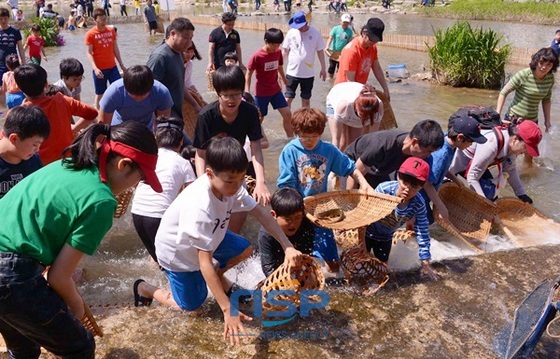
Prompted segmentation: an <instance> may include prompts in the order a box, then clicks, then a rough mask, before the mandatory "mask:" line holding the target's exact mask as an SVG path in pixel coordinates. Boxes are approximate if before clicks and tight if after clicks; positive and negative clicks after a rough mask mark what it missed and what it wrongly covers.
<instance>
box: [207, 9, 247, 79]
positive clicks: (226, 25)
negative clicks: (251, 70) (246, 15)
mask: <svg viewBox="0 0 560 359" xmlns="http://www.w3.org/2000/svg"><path fill="white" fill-rule="evenodd" d="M236 19H237V16H235V14H233V13H231V12H224V13H223V14H222V25H221V26H218V27H217V28H215V29H214V30H212V32H211V33H210V36H209V37H208V66H207V70H208V71H211V70H217V69H218V68H220V67H221V66H225V58H224V57H225V55H226V54H227V53H228V52H235V53H236V54H237V61H238V64H239V67H241V68H242V69H245V65H243V56H242V54H241V38H240V37H239V32H237V30H235V29H234V28H233V27H234V26H235V20H236Z"/></svg>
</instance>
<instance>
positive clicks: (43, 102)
mask: <svg viewBox="0 0 560 359" xmlns="http://www.w3.org/2000/svg"><path fill="white" fill-rule="evenodd" d="M148 3H151V1H150V0H148ZM92 17H93V19H94V22H95V26H94V27H93V28H91V29H90V30H89V31H88V32H87V34H85V39H84V43H85V46H84V51H85V52H86V53H87V58H88V60H89V63H88V64H87V65H88V66H89V68H91V76H92V79H93V81H94V87H95V100H94V105H93V106H91V105H88V104H86V103H84V102H82V98H81V96H80V94H81V81H82V79H83V77H84V73H85V71H84V66H83V64H81V63H80V62H79V61H78V60H76V59H74V58H67V59H64V60H62V61H61V63H60V66H59V67H60V80H58V81H56V82H55V83H54V84H49V82H48V81H47V72H46V71H45V70H44V69H43V68H42V67H41V66H40V64H41V59H42V58H43V59H45V60H47V59H46V56H45V54H44V51H43V49H42V44H41V41H39V40H38V39H37V37H39V34H38V33H37V32H36V31H33V32H32V35H31V36H30V38H31V40H29V38H28V39H27V41H26V45H27V46H28V47H29V56H28V58H29V59H30V61H29V62H28V61H27V57H26V54H25V51H24V47H23V45H22V44H23V41H22V37H21V33H20V32H19V30H17V29H15V28H14V27H11V26H10V25H9V19H10V18H11V14H10V11H9V10H8V9H3V8H2V9H0V48H1V49H2V50H3V51H2V52H0V74H2V76H1V78H2V81H3V84H2V91H3V92H4V93H5V94H6V101H7V105H8V107H9V108H10V111H9V112H8V114H7V117H6V121H5V124H4V127H3V129H2V133H1V135H0V212H2V213H3V215H4V222H3V224H4V225H3V226H2V228H0V292H1V293H2V295H1V296H0V313H2V316H1V317H0V333H1V334H2V336H3V338H4V340H5V342H6V346H7V348H8V351H9V352H10V355H11V356H12V357H38V356H39V353H40V347H44V348H45V349H47V350H48V351H50V352H52V353H53V354H55V355H58V356H62V357H80V358H89V357H94V352H95V342H94V339H93V336H92V334H91V333H89V332H88V331H87V330H85V328H84V327H83V326H82V325H81V323H80V319H81V318H82V317H83V316H84V307H83V300H82V298H81V297H80V294H79V293H78V291H77V290H76V286H75V284H74V282H73V280H72V274H73V273H74V271H75V270H76V268H77V267H78V264H79V262H80V260H81V259H82V257H83V255H84V254H87V255H92V254H93V253H94V252H95V250H96V248H97V247H98V246H99V244H100V242H101V240H102V239H103V237H104V235H105V234H106V233H107V231H108V230H109V229H110V228H111V225H112V221H113V214H114V212H115V209H116V206H117V200H116V196H118V195H119V194H121V193H123V192H124V191H126V190H127V189H128V188H130V187H136V193H135V195H134V198H133V202H132V215H133V222H134V227H135V229H136V231H137V233H138V236H139V237H140V239H141V241H142V243H143V244H144V246H145V247H146V250H147V252H148V254H149V256H150V257H151V259H152V260H153V261H154V262H155V263H157V264H158V265H159V266H160V268H161V269H162V271H163V272H164V273H165V275H166V276H167V278H168V280H169V287H170V289H166V288H160V287H158V286H156V285H153V284H151V283H148V282H146V281H144V280H142V279H138V280H137V281H136V282H135V283H134V285H133V294H134V304H135V306H149V305H151V304H152V302H153V300H154V299H155V300H156V301H158V302H159V303H161V304H162V305H166V306H170V307H178V308H180V309H182V310H184V311H186V312H189V313H198V312H199V308H200V307H201V305H202V304H203V303H204V302H205V301H206V299H207V296H208V288H209V289H210V291H211V292H212V294H213V296H214V298H215V300H216V302H217V304H218V305H219V307H220V309H221V310H222V312H223V316H224V338H225V339H228V340H230V341H231V343H232V344H234V343H238V342H239V335H238V334H243V333H245V330H244V326H243V321H245V320H249V319H250V318H249V317H248V316H246V315H244V314H243V313H240V314H239V315H236V316H232V315H231V314H230V302H229V299H228V296H229V295H230V294H231V293H232V291H234V290H236V286H235V284H232V283H230V282H229V281H228V280H227V279H226V278H225V277H224V276H223V274H224V273H225V271H227V270H228V269H229V268H231V267H233V266H235V265H237V264H239V263H240V262H242V261H244V260H245V259H247V258H249V257H250V256H251V255H252V253H253V246H252V244H251V242H249V241H248V240H247V239H245V238H243V237H242V236H241V235H239V231H240V230H241V228H242V227H243V223H244V221H245V218H246V215H247V213H251V214H252V215H253V216H254V217H255V218H256V219H257V220H258V221H259V222H260V223H261V224H262V228H261V229H260V231H259V235H258V241H257V243H258V248H259V251H260V253H261V263H262V269H263V272H264V273H265V274H266V275H270V274H271V273H272V272H273V271H274V270H275V269H276V268H278V266H280V264H282V263H284V262H287V263H289V264H291V265H295V264H296V261H297V259H298V257H300V256H301V255H302V254H309V255H312V256H314V257H317V258H320V259H321V260H323V261H324V262H325V266H326V270H328V271H330V272H332V273H337V272H339V270H340V259H339V254H338V249H337V246H336V242H335V240H334V234H333V231H332V230H328V229H326V228H322V227H319V226H317V225H315V224H313V223H311V222H310V221H309V220H307V219H306V218H305V215H304V206H303V198H304V197H306V196H310V195H315V194H319V193H323V192H326V191H327V185H328V179H329V177H331V176H332V175H336V176H338V177H340V178H341V179H342V181H341V182H342V183H343V186H345V187H346V188H348V189H351V188H360V189H362V190H364V191H366V192H369V193H374V192H377V193H384V194H388V195H392V196H396V197H399V198H401V199H402V202H401V203H400V204H399V205H398V206H397V207H396V208H395V209H394V211H393V212H392V213H391V214H390V215H388V216H387V217H385V218H383V219H381V220H379V221H377V222H375V223H372V224H371V225H369V226H368V227H367V229H366V231H365V238H364V240H365V244H366V248H367V250H368V251H371V252H372V253H373V254H374V255H375V257H377V258H378V259H379V260H380V261H382V262H387V261H388V259H389V254H390V252H391V247H392V236H393V234H394V232H395V231H396V230H397V229H398V228H399V227H401V226H405V225H406V226H410V227H412V228H413V229H414V232H415V235H416V238H417V241H418V245H419V246H418V247H419V250H418V252H419V253H418V255H419V260H420V263H421V265H420V273H421V274H422V275H423V276H426V277H428V278H430V279H432V280H438V279H439V274H438V273H437V271H436V270H434V268H432V266H431V263H430V261H431V252H430V227H429V225H430V224H431V222H433V216H432V211H431V210H432V209H431V206H430V202H433V205H434V206H436V207H437V209H438V213H439V215H440V216H442V217H443V218H444V219H446V217H447V216H448V213H447V210H446V208H445V205H444V204H443V203H442V201H441V200H440V199H439V197H438V194H437V189H438V188H439V186H440V185H441V184H442V182H443V181H444V178H449V179H450V180H453V181H456V182H457V183H458V184H461V185H463V184H462V183H463V182H462V181H461V180H459V176H463V177H464V178H465V179H466V181H467V183H468V186H470V187H471V188H472V189H473V190H474V191H476V192H477V193H479V194H480V195H482V196H486V197H488V198H489V199H491V200H493V199H494V198H495V197H496V189H499V188H500V187H501V186H503V183H504V181H505V177H506V176H504V173H506V172H507V173H508V174H509V177H507V181H508V182H509V183H510V184H511V186H512V188H513V189H514V192H515V194H516V195H517V196H518V197H519V198H520V199H521V200H523V201H525V202H529V203H532V198H531V197H530V196H529V195H528V194H527V193H526V192H525V190H524V188H523V183H522V181H521V179H520V178H519V176H518V174H517V171H516V157H517V156H519V155H521V154H525V153H526V154H528V155H529V156H531V157H535V156H538V154H539V152H538V144H539V142H540V140H541V138H542V132H541V130H540V128H539V125H538V106H539V105H540V104H542V107H543V113H544V124H545V129H546V131H548V130H549V129H550V126H551V118H550V108H551V106H550V100H551V96H550V95H551V91H552V90H551V89H552V86H553V84H554V76H553V73H554V72H556V70H557V67H558V64H559V63H558V55H557V54H556V52H554V50H553V49H551V48H544V49H541V50H539V51H538V52H537V53H536V54H534V56H533V59H532V61H531V64H530V67H529V68H528V69H524V70H521V71H520V72H519V73H518V74H516V75H514V76H513V77H512V79H511V80H510V81H509V82H508V84H506V86H504V88H503V90H502V91H501V92H500V96H499V98H498V103H497V112H498V114H499V113H500V112H503V111H502V110H503V107H504V104H505V101H504V100H505V97H506V96H507V95H508V94H509V93H511V92H515V95H514V99H513V101H512V103H511V105H510V107H509V108H508V109H507V110H506V111H504V114H505V116H504V117H505V120H504V121H503V122H501V123H500V125H499V126H496V127H494V128H491V129H489V130H482V129H481V126H480V123H479V121H478V120H477V119H476V118H475V117H474V116H471V115H469V114H468V113H466V114H461V115H459V116H455V117H453V121H450V122H449V124H448V126H447V127H448V128H447V130H446V131H444V130H443V129H442V127H441V126H440V124H438V123H437V122H436V121H434V120H430V119H426V120H423V121H420V122H418V123H416V124H415V125H414V126H413V128H412V129H411V130H409V131H408V130H400V129H398V130H397V129H393V130H384V131H380V130H379V124H380V122H381V120H382V118H383V114H384V106H386V105H384V104H383V102H382V101H381V99H380V98H379V97H378V95H377V92H376V89H375V87H373V86H372V85H371V84H368V83H367V81H368V78H369V74H370V71H371V72H372V73H373V75H374V77H375V78H376V80H377V82H378V83H379V86H380V88H381V90H382V93H383V97H384V98H385V100H386V104H389V103H390V100H391V96H390V92H389V87H388V84H387V82H386V80H385V77H384V74H383V71H382V69H381V66H380V64H379V60H378V54H377V46H376V44H377V43H379V42H381V41H383V33H384V29H385V24H384V23H383V21H382V20H381V19H379V18H371V19H369V20H368V21H367V23H366V24H365V25H364V26H363V27H361V28H360V29H359V31H355V30H354V26H353V24H352V17H351V16H349V15H348V14H343V15H342V16H341V23H340V25H337V26H336V27H335V28H333V30H332V31H331V33H330V36H329V39H328V42H327V44H326V45H325V42H324V40H323V39H322V37H321V35H320V32H319V31H318V30H317V28H315V27H313V26H311V25H310V24H309V22H308V19H307V17H306V14H305V13H304V12H303V11H297V12H295V13H294V14H293V16H292V17H291V18H290V20H289V26H290V30H289V31H288V32H287V33H286V34H285V35H284V34H283V32H282V31H281V30H279V29H275V28H270V29H267V30H266V32H265V34H264V44H263V46H262V47H261V48H260V49H258V50H257V51H256V52H255V53H254V54H252V55H251V56H250V57H249V61H247V62H246V65H245V63H244V62H243V55H242V50H241V48H242V47H241V38H240V34H239V32H238V31H237V30H235V28H234V26H235V20H236V16H235V14H233V13H231V12H226V13H224V14H223V16H222V25H221V26H219V27H217V28H216V29H214V30H212V32H211V33H210V36H209V41H208V53H207V54H208V59H207V60H208V65H207V69H208V70H209V71H213V72H214V73H213V77H212V85H213V88H214V90H215V92H216V95H217V100H215V101H213V102H211V103H208V104H206V103H203V102H200V101H197V98H198V97H201V96H200V94H199V93H198V90H197V89H196V86H195V85H194V84H193V81H192V79H191V75H192V61H193V60H195V59H198V60H200V59H201V58H202V57H201V56H200V54H199V52H198V50H197V48H196V47H195V46H194V43H193V37H194V32H195V27H194V25H193V24H192V23H191V21H189V20H188V19H187V18H184V17H178V18H176V19H174V20H173V21H172V22H171V23H170V25H169V26H168V27H167V29H166V31H165V38H164V41H163V42H162V43H161V44H160V45H158V46H157V47H155V48H154V49H153V50H152V51H151V53H150V55H149V58H148V59H147V61H146V62H145V64H134V65H132V64H127V65H129V66H125V64H124V62H123V59H122V57H121V55H120V51H119V47H118V42H117V33H116V29H115V28H114V27H112V26H110V25H107V17H108V9H103V8H97V9H94V10H93V11H92ZM148 21H149V20H148ZM150 29H151V30H153V29H152V25H150ZM8 38H9V39H11V40H10V41H8ZM325 53H327V54H328V56H329V67H328V69H327V65H326V59H325ZM336 53H338V55H337V56H335V54H336ZM315 58H317V60H318V62H319V66H320V68H319V69H317V70H318V71H316V68H315V67H316V64H315ZM128 61H131V60H128ZM117 65H118V66H119V67H120V70H121V71H119V68H118V67H117ZM121 72H122V75H121ZM317 72H318V74H319V78H320V80H322V81H325V80H326V78H327V73H328V74H329V77H330V78H332V79H333V80H334V86H333V87H332V89H331V91H330V92H329V94H328V95H327V97H326V99H325V109H324V111H323V110H321V109H318V108H311V106H310V98H311V97H312V91H313V86H314V81H315V76H316V73H317ZM335 76H336V77H335ZM253 77H254V78H255V82H254V88H252V86H251V85H252V79H253ZM298 88H299V91H300V92H299V97H300V98H301V106H297V105H296V104H295V103H294V102H293V100H294V99H295V98H296V94H297V90H298ZM269 105H272V108H273V109H276V110H278V111H279V113H280V114H281V117H282V121H283V127H284V130H285V133H286V136H287V137H288V139H289V142H288V143H287V144H286V146H285V147H284V148H283V150H282V151H281V154H280V156H279V160H278V171H279V175H278V178H277V181H276V186H277V187H278V190H276V191H271V190H270V189H269V187H268V186H267V184H266V181H265V162H264V156H263V148H266V146H267V145H268V141H267V139H266V134H265V131H266V125H265V124H263V119H264V118H265V117H266V116H267V114H268V107H269ZM185 106H187V107H189V108H190V110H192V111H194V112H195V113H196V115H197V116H196V119H195V123H194V124H191V125H192V126H193V127H194V131H193V132H192V135H188V134H187V132H186V131H185V129H186V128H187V123H186V122H187V118H184V116H183V113H184V111H183V110H184V107H185ZM296 106H297V108H294V107H296ZM498 117H499V115H498ZM327 125H328V126H329V128H330V132H331V141H330V142H327V141H324V140H322V139H321V137H322V135H323V134H324V131H325V129H326V127H327ZM270 165H271V164H268V166H270ZM247 174H251V175H252V176H253V177H254V178H255V180H256V185H255V188H254V190H253V193H252V195H249V194H248V192H247V189H246V188H245V186H244V181H245V176H246V175H247ZM483 180H484V181H483ZM492 186H494V187H493V191H488V190H487V187H492ZM268 205H270V207H271V210H268V209H266V207H265V206H268ZM213 260H216V261H217V263H218V264H217V265H214V264H213ZM22 301H25V305H18V303H20V302H22ZM45 323H46V324H45Z"/></svg>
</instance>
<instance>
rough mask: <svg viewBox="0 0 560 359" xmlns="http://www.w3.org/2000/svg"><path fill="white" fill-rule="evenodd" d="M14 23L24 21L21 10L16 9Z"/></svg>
mask: <svg viewBox="0 0 560 359" xmlns="http://www.w3.org/2000/svg"><path fill="white" fill-rule="evenodd" d="M15 20H16V21H24V20H25V15H24V13H23V10H21V9H18V11H17V13H16V18H15Z"/></svg>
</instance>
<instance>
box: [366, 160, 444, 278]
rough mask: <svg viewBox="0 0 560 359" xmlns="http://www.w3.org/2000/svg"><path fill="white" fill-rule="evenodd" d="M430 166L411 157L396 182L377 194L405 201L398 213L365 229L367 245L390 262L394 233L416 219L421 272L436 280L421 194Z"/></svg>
mask: <svg viewBox="0 0 560 359" xmlns="http://www.w3.org/2000/svg"><path fill="white" fill-rule="evenodd" d="M429 175H430V166H429V165H428V163H426V161H424V160H423V159H421V158H418V157H409V158H407V159H406V161H404V163H403V164H402V165H401V167H400V168H399V170H398V172H397V181H388V182H383V183H380V184H379V185H378V186H377V187H376V188H375V191H376V192H379V193H385V194H389V195H391V196H396V197H400V198H402V199H403V202H401V203H400V204H399V205H398V206H397V207H396V208H395V210H394V211H393V212H392V213H391V214H389V215H387V216H386V217H385V218H383V219H381V220H379V221H377V222H375V223H372V224H370V225H369V226H368V227H367V230H366V246H367V249H368V251H371V250H372V249H373V253H374V254H375V256H376V257H377V258H378V259H379V260H381V261H383V262H387V261H388V260H389V253H391V246H392V245H393V242H392V238H393V234H394V233H395V231H396V230H397V229H398V228H399V227H401V226H402V225H403V224H405V223H406V222H408V221H409V220H411V219H412V218H416V221H415V223H414V232H415V234H416V239H417V241H418V249H419V256H420V261H421V263H422V264H421V266H420V273H421V275H422V276H428V277H430V278H431V279H433V280H438V278H439V275H438V273H437V272H436V271H435V270H434V269H433V268H432V267H431V266H430V258H431V255H430V230H429V228H428V218H427V216H426V204H425V202H424V198H423V197H422V195H420V194H419V193H418V192H419V191H420V190H421V189H422V186H424V184H425V183H426V181H427V180H428V176H429Z"/></svg>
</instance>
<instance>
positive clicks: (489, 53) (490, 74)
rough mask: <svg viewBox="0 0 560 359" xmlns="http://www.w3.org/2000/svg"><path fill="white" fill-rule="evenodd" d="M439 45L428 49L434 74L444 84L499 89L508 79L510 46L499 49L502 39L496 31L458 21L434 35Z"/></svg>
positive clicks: (436, 44) (436, 43)
mask: <svg viewBox="0 0 560 359" xmlns="http://www.w3.org/2000/svg"><path fill="white" fill-rule="evenodd" d="M434 35H435V45H434V46H433V47H430V46H428V45H427V46H428V55H429V56H430V65H431V67H432V75H433V76H434V78H435V79H436V80H437V81H438V82H439V83H441V84H445V85H451V86H457V87H458V86H465V87H476V88H483V89H499V88H500V87H501V84H502V81H503V80H504V78H505V65H506V61H507V58H508V57H509V55H510V53H511V49H510V46H509V45H507V44H506V45H503V46H499V44H500V42H501V40H502V36H501V35H498V34H497V33H496V32H495V31H493V30H491V29H490V30H486V31H484V30H483V29H481V28H475V29H473V28H472V27H471V25H470V24H469V23H468V22H465V21H463V22H458V23H457V24H455V25H453V26H452V27H451V28H448V29H440V30H437V31H435V32H434Z"/></svg>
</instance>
